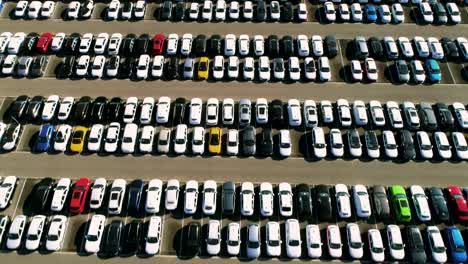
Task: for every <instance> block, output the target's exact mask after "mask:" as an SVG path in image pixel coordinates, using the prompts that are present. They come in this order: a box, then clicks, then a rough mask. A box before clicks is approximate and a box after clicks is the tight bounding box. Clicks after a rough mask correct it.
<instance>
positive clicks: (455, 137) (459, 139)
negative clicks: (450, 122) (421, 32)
mask: <svg viewBox="0 0 468 264" xmlns="http://www.w3.org/2000/svg"><path fill="white" fill-rule="evenodd" d="M452 142H453V146H454V148H455V153H456V154H457V157H458V158H459V159H461V160H467V159H468V144H467V142H466V138H465V136H464V135H463V133H461V132H452Z"/></svg>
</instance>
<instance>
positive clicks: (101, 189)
mask: <svg viewBox="0 0 468 264" xmlns="http://www.w3.org/2000/svg"><path fill="white" fill-rule="evenodd" d="M106 188H107V180H106V179H104V178H97V179H96V180H94V183H93V187H91V197H90V198H89V207H90V208H91V209H99V208H101V205H102V201H103V199H104V195H105V193H106Z"/></svg>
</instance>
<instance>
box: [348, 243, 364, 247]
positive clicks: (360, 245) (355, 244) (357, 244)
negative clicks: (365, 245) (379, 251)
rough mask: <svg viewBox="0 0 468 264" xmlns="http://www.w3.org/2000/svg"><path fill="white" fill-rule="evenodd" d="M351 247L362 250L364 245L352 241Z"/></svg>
mask: <svg viewBox="0 0 468 264" xmlns="http://www.w3.org/2000/svg"><path fill="white" fill-rule="evenodd" d="M349 246H350V247H351V248H361V247H362V243H361V242H353V241H351V242H350V243H349Z"/></svg>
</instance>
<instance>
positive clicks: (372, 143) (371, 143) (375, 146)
mask: <svg viewBox="0 0 468 264" xmlns="http://www.w3.org/2000/svg"><path fill="white" fill-rule="evenodd" d="M364 138H365V142H366V148H367V149H368V150H373V151H378V150H379V141H378V139H377V134H376V133H375V131H374V130H366V131H364Z"/></svg>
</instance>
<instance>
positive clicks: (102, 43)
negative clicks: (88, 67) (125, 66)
mask: <svg viewBox="0 0 468 264" xmlns="http://www.w3.org/2000/svg"><path fill="white" fill-rule="evenodd" d="M108 42H109V34H107V33H99V35H98V36H97V38H96V41H95V43H94V53H96V54H103V53H104V51H106V49H107V43H108Z"/></svg>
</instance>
